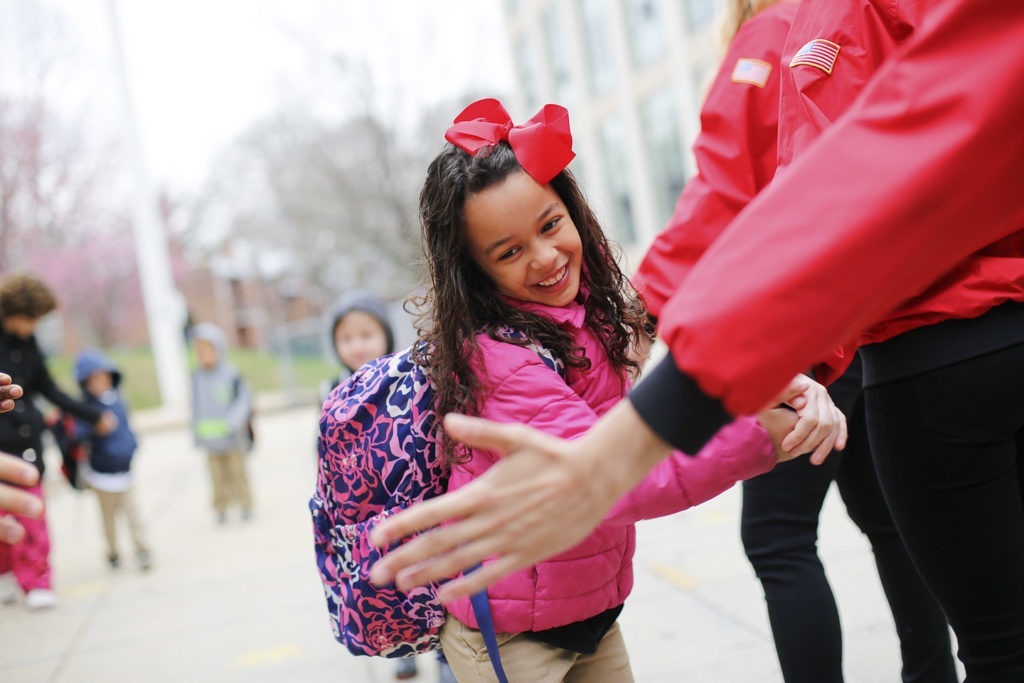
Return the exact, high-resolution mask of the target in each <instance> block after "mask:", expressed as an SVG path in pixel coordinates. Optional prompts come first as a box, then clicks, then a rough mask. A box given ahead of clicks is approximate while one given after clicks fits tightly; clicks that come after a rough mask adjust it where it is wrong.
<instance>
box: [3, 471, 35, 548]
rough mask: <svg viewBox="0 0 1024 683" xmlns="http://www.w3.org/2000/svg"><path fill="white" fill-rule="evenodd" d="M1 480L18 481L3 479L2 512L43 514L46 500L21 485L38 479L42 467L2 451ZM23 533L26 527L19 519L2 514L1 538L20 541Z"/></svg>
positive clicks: (31, 515) (15, 541)
mask: <svg viewBox="0 0 1024 683" xmlns="http://www.w3.org/2000/svg"><path fill="white" fill-rule="evenodd" d="M0 480H2V481H5V482H10V484H16V485H17V486H11V485H9V484H5V483H2V482H0V512H6V513H12V514H16V515H21V516H22V517H38V516H39V515H41V514H43V502H42V501H41V500H39V498H37V497H36V496H33V495H32V494H31V493H28V492H26V491H24V490H22V489H20V488H18V486H34V485H36V484H37V483H39V470H37V469H36V468H35V467H33V466H32V465H30V464H29V463H27V462H25V461H24V460H22V459H21V458H18V457H15V456H13V455H8V454H6V453H0ZM24 535H25V530H24V529H23V528H22V527H21V525H20V524H18V521H17V520H16V519H14V518H13V517H10V516H8V515H3V516H0V542H3V543H17V542H18V541H20V540H21V539H22V537H24Z"/></svg>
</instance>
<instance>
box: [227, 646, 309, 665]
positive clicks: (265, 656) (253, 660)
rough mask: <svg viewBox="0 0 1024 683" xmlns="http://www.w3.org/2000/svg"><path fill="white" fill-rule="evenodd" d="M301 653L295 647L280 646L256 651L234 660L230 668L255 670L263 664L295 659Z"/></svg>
mask: <svg viewBox="0 0 1024 683" xmlns="http://www.w3.org/2000/svg"><path fill="white" fill-rule="evenodd" d="M301 653H302V651H301V650H300V649H299V647H298V646H297V645H282V646H281V647H274V648H270V649H269V650H257V651H256V652H250V653H248V654H244V655H242V656H240V657H238V658H237V659H235V661H234V662H232V664H231V668H232V669H255V668H256V667H259V666H263V665H264V664H276V663H277V662H280V661H282V660H285V659H294V658H297V657H299V656H300V655H301Z"/></svg>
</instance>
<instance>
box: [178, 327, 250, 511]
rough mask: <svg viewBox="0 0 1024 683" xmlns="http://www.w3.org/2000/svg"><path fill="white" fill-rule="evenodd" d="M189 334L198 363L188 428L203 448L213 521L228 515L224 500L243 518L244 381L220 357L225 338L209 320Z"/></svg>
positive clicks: (246, 499)
mask: <svg viewBox="0 0 1024 683" xmlns="http://www.w3.org/2000/svg"><path fill="white" fill-rule="evenodd" d="M190 336H191V338H192V340H193V343H194V344H195V349H196V356H197V357H198V360H199V365H198V367H196V368H195V370H194V371H193V372H192V434H193V436H194V437H195V442H196V445H197V446H199V447H200V448H202V449H203V450H205V451H206V454H207V462H208V464H209V466H210V483H211V488H212V489H213V509H214V512H215V513H216V515H217V523H218V524H223V523H224V522H225V521H227V509H228V506H229V505H232V504H234V505H237V506H238V507H239V508H240V510H241V514H242V519H244V520H248V519H249V518H250V516H251V515H252V492H251V490H250V487H249V473H248V468H247V465H246V462H245V455H246V453H247V452H248V451H249V449H250V448H251V446H252V434H251V431H250V424H251V423H250V420H251V419H252V396H251V394H250V391H249V385H248V383H247V382H246V381H245V379H244V378H243V377H242V376H241V375H240V374H239V372H238V370H237V369H235V367H234V366H233V365H231V363H229V362H228V360H227V359H226V358H225V355H226V351H227V340H226V339H225V338H224V333H223V332H221V330H220V328H219V327H217V326H216V325H214V324H212V323H199V324H197V325H195V326H194V327H193V328H192V330H191V332H190Z"/></svg>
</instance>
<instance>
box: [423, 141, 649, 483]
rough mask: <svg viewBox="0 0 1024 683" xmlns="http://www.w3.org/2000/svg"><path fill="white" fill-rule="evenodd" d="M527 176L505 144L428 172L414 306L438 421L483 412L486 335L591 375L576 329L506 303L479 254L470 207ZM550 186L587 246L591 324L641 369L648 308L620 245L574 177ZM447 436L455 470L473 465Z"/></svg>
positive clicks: (446, 152) (450, 153) (456, 155)
mask: <svg viewBox="0 0 1024 683" xmlns="http://www.w3.org/2000/svg"><path fill="white" fill-rule="evenodd" d="M519 172H524V171H523V170H522V167H521V166H520V165H519V162H518V161H517V160H516V157H515V155H514V154H513V152H512V149H511V147H509V145H508V143H506V142H500V143H498V144H496V145H494V146H491V147H488V148H485V149H483V150H480V151H479V152H477V154H476V155H475V156H470V155H469V154H467V153H466V152H464V151H463V150H461V149H459V148H458V147H455V146H454V145H450V144H448V145H446V146H445V148H444V149H443V150H442V151H441V153H440V154H439V155H438V156H437V157H436V158H435V159H434V161H433V162H431V164H430V166H429V168H428V170H427V177H426V180H425V181H424V184H423V189H422V190H421V192H420V226H421V230H422V237H423V250H424V256H425V262H426V275H427V277H428V278H429V281H428V282H427V287H426V293H425V294H424V295H423V296H420V297H413V298H411V299H410V301H411V302H412V303H413V304H414V305H415V306H416V307H417V308H418V310H419V312H420V315H419V317H418V319H417V322H416V328H417V333H418V335H417V336H418V342H417V344H416V347H415V352H414V358H415V359H416V361H417V362H418V363H420V364H421V365H422V366H423V367H424V368H425V370H426V372H427V374H428V375H429V377H430V380H431V382H432V383H433V385H434V389H435V399H434V400H435V406H434V407H435V409H436V410H437V413H438V414H439V415H445V414H447V413H450V412H459V413H466V414H469V415H475V414H477V413H478V410H479V399H480V396H479V390H480V381H479V379H478V378H477V377H476V375H475V373H474V372H473V366H472V359H473V358H474V357H475V356H476V355H478V354H479V348H478V347H477V344H476V336H477V334H479V333H480V332H481V330H482V331H485V332H486V333H487V334H488V336H490V337H491V338H492V339H495V340H499V341H505V342H508V343H511V344H517V345H519V346H524V345H526V344H527V343H528V342H526V341H522V340H517V339H509V338H508V337H507V336H504V335H502V333H501V328H503V327H506V326H507V327H511V328H513V329H515V330H518V331H519V332H521V333H523V334H525V335H526V336H527V337H528V338H529V339H532V340H536V341H538V342H540V343H541V344H542V345H544V346H545V347H547V348H548V349H550V350H551V351H552V352H554V353H555V354H556V355H557V356H558V357H559V358H560V359H561V360H562V361H563V362H565V364H566V366H567V367H577V368H588V367H590V361H589V359H587V358H586V357H585V356H584V355H583V350H582V349H581V348H579V347H577V346H575V345H574V343H573V338H572V335H571V334H570V333H569V332H568V331H566V330H564V329H562V328H561V327H560V326H559V325H558V324H557V323H556V322H554V321H553V320H551V319H550V318H547V317H545V316H542V315H538V314H536V313H531V312H529V311H526V310H523V309H522V308H519V307H516V306H512V305H510V304H509V303H508V302H507V300H506V299H505V298H504V297H501V296H498V288H497V287H496V286H495V284H494V283H493V282H492V281H491V279H490V278H489V277H488V276H487V275H486V274H485V273H484V271H483V270H482V269H481V268H480V267H479V266H478V265H477V263H476V262H475V261H474V260H473V257H472V256H471V255H470V251H469V244H468V241H467V236H466V223H465V217H464V214H463V207H464V205H465V202H466V200H467V199H468V198H469V197H470V196H471V195H474V194H476V193H479V192H481V191H483V190H485V189H487V188H489V187H491V186H493V185H496V184H498V183H500V182H502V181H503V180H505V179H506V178H507V177H508V176H510V175H511V174H513V173H519ZM550 184H551V188H552V189H553V190H554V191H555V193H556V194H557V195H558V197H559V199H561V201H562V203H563V204H565V206H566V209H567V211H568V213H569V216H570V218H571V219H572V221H573V223H574V224H575V225H576V228H577V230H578V231H579V234H580V241H581V242H582V245H583V265H582V272H581V279H582V281H583V283H585V285H586V287H587V288H588V289H589V292H590V295H589V296H588V297H587V298H586V301H585V303H584V308H585V310H586V324H587V326H588V327H590V328H591V329H592V330H593V331H594V332H595V333H596V336H597V338H598V339H599V340H600V341H601V344H602V345H603V346H604V349H605V351H606V352H607V354H608V358H609V359H610V360H611V363H612V365H613V367H615V368H616V369H617V370H619V371H620V372H627V371H630V370H636V369H637V368H638V364H637V362H636V361H635V360H633V359H632V358H631V357H630V354H629V351H630V349H631V348H632V347H633V346H634V344H635V343H636V342H637V341H638V340H639V339H640V338H641V337H649V334H648V332H647V331H646V329H645V325H646V323H647V319H648V316H647V309H646V307H645V306H644V305H643V303H642V301H641V299H640V298H639V297H638V296H637V294H636V292H635V291H634V290H633V289H632V287H631V286H630V284H629V281H628V280H627V279H626V277H625V276H624V275H623V273H622V271H621V270H620V269H619V266H618V263H617V262H616V259H615V253H614V252H613V249H612V244H611V243H610V242H609V241H608V240H607V238H606V237H605V234H604V232H603V231H602V230H601V226H600V224H599V223H598V221H597V218H596V217H595V216H594V213H593V211H591V209H590V207H589V206H588V205H587V202H586V200H585V198H584V196H583V193H582V191H581V190H580V188H579V185H578V184H577V183H576V179H575V178H574V177H573V175H572V173H571V172H570V171H569V170H568V169H565V170H563V171H562V172H561V173H559V174H558V175H557V176H555V178H554V179H553V180H552V181H551V183H550ZM438 438H439V441H440V443H441V444H442V449H443V453H444V456H445V458H446V460H447V461H448V463H449V464H454V463H458V462H461V461H463V460H464V459H465V457H466V454H465V453H464V452H461V453H460V452H458V449H457V448H456V445H455V444H454V443H453V442H451V441H450V440H448V439H445V438H444V433H443V429H440V425H439V432H438Z"/></svg>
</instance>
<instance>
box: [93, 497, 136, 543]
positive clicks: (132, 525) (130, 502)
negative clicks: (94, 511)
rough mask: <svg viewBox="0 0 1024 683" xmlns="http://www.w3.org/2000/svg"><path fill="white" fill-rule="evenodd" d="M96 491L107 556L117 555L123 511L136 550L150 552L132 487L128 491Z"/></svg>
mask: <svg viewBox="0 0 1024 683" xmlns="http://www.w3.org/2000/svg"><path fill="white" fill-rule="evenodd" d="M93 490H94V491H96V498H97V500H99V502H100V514H101V515H102V517H103V535H104V536H105V537H106V539H107V556H108V557H117V555H118V552H117V517H118V516H119V514H121V513H123V514H124V517H125V519H126V520H128V531H129V533H131V536H132V543H134V544H135V551H136V552H148V551H149V546H148V545H147V544H146V537H145V536H146V534H145V531H144V530H143V527H142V522H141V521H139V514H138V512H136V510H135V499H134V497H133V496H132V491H131V489H128V490H126V491H113V492H112V491H100V490H99V489H93Z"/></svg>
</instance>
